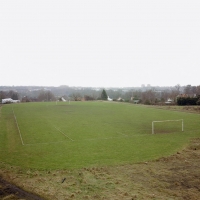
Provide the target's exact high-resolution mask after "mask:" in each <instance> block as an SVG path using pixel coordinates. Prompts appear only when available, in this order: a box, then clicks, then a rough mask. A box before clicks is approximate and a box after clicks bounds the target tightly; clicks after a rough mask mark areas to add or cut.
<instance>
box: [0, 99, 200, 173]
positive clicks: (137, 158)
mask: <svg viewBox="0 0 200 200" xmlns="http://www.w3.org/2000/svg"><path fill="white" fill-rule="evenodd" d="M13 108H14V113H15V115H16V117H17V121H18V123H19V127H20V131H21V134H22V138H23V141H24V143H25V144H34V145H24V146H23V145H22V143H21V140H20V137H19V132H18V130H17V127H16V123H15V119H14V115H13V110H12V105H6V106H4V107H3V109H2V110H1V118H0V128H1V129H0V130H1V131H0V151H1V154H0V159H1V161H3V162H6V163H9V164H11V165H16V166H21V167H22V168H35V169H62V168H82V167H91V166H101V165H102V166H105V165H117V164H125V163H134V162H141V161H146V160H152V159H155V158H158V157H161V156H166V155H170V154H172V153H174V152H176V151H177V150H179V149H181V148H183V147H184V146H185V145H187V143H188V141H189V140H188V139H189V138H191V137H199V136H200V132H199V131H198V130H199V128H200V125H199V123H198V122H199V120H200V115H196V114H187V113H180V112H173V111H166V110H158V109H153V108H147V107H142V106H135V105H130V104H116V103H103V102H76V103H75V102H72V103H71V104H67V103H65V104H64V103H60V104H58V105H56V104H55V103H31V104H18V105H13ZM166 119H184V123H185V124H184V125H185V131H184V132H183V133H182V132H178V133H171V134H157V135H152V134H151V122H152V121H153V120H166ZM55 127H56V128H58V129H59V130H61V131H62V132H63V133H64V134H66V135H67V137H66V136H65V135H63V134H62V133H61V132H59V131H58V130H56V129H55ZM70 138H71V139H73V140H74V141H71V140H70ZM39 143H47V144H39Z"/></svg>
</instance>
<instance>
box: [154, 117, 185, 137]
mask: <svg viewBox="0 0 200 200" xmlns="http://www.w3.org/2000/svg"><path fill="white" fill-rule="evenodd" d="M178 121H181V122H182V123H181V130H182V132H183V131H184V124H183V119H175V120H162V121H152V134H155V132H154V123H164V122H178Z"/></svg>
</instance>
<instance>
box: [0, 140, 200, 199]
mask: <svg viewBox="0 0 200 200" xmlns="http://www.w3.org/2000/svg"><path fill="white" fill-rule="evenodd" d="M199 166H200V139H194V140H193V141H192V142H191V144H190V145H189V146H188V147H187V148H186V149H184V150H182V151H180V152H177V153H176V154H174V155H172V156H169V157H163V158H160V159H158V160H155V161H152V162H145V163H138V164H132V165H121V166H113V167H93V168H83V169H79V170H58V171H33V170H32V171H31V170H27V171H26V172H22V171H21V170H20V169H15V168H13V167H12V170H9V167H8V166H7V167H4V168H1V169H0V174H2V176H3V177H4V178H5V179H6V180H8V181H9V182H12V183H15V184H17V185H19V186H20V188H22V189H25V190H26V191H32V192H33V193H35V194H39V195H40V196H42V197H44V198H45V199H59V200H67V199H77V200H79V199H92V200H93V199H97V200H102V199H104V200H109V199H112V200H118V199H120V200H133V199H156V200H157V199H164V200H165V199H173V200H182V199H185V200H197V199H199V197H200V167H199ZM6 184H7V183H6ZM4 185H5V184H3V185H2V184H1V182H0V189H2V187H4ZM5 188H6V187H5ZM7 188H8V187H7ZM0 191H1V192H0V198H1V197H2V198H4V197H6V195H7V197H8V199H9V196H8V195H9V194H10V193H9V192H10V190H8V189H3V190H0ZM2 191H3V192H2ZM4 192H7V193H6V195H4ZM16 193H18V194H19V193H20V192H19V191H15V190H14V193H13V192H11V195H16ZM12 198H13V199H14V198H15V197H13V196H11V198H10V199H12ZM17 198H18V199H19V198H22V199H27V200H28V199H30V200H31V198H32V197H27V198H26V197H25V196H19V197H16V199H17ZM32 199H34V198H32ZM35 199H37V198H35Z"/></svg>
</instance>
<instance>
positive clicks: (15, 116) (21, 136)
mask: <svg viewBox="0 0 200 200" xmlns="http://www.w3.org/2000/svg"><path fill="white" fill-rule="evenodd" d="M12 110H13V115H14V118H15V122H16V124H17V129H18V132H19V136H20V139H21V142H22V145H24V142H23V139H22V135H21V132H20V129H19V125H18V123H17V118H16V116H15V112H14V109H13V108H12Z"/></svg>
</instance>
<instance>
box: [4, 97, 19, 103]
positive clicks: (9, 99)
mask: <svg viewBox="0 0 200 200" xmlns="http://www.w3.org/2000/svg"><path fill="white" fill-rule="evenodd" d="M19 102H20V100H13V99H11V98H6V99H2V103H3V104H6V103H19Z"/></svg>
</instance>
